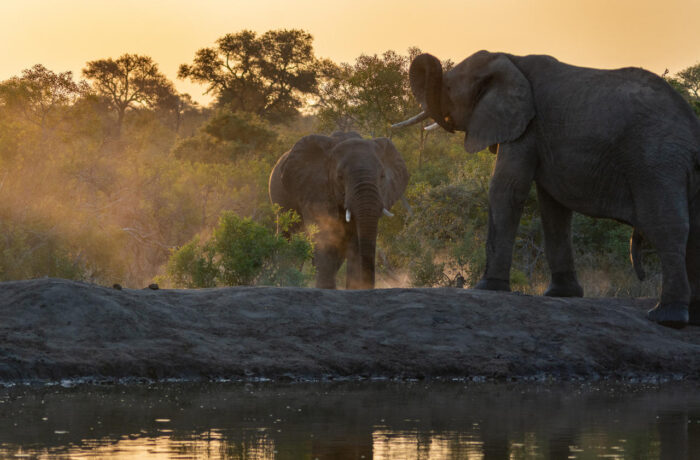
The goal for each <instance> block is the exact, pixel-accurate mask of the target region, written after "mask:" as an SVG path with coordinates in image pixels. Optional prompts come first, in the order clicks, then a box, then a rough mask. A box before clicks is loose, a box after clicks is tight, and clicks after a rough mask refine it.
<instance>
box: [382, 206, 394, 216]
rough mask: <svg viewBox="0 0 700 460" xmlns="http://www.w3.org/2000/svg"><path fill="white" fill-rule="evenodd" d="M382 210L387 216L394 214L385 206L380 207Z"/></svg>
mask: <svg viewBox="0 0 700 460" xmlns="http://www.w3.org/2000/svg"><path fill="white" fill-rule="evenodd" d="M382 212H383V213H384V215H385V216H387V217H394V214H393V213H391V212H389V210H388V209H387V208H382Z"/></svg>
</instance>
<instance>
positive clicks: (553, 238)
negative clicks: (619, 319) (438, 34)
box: [395, 51, 700, 327]
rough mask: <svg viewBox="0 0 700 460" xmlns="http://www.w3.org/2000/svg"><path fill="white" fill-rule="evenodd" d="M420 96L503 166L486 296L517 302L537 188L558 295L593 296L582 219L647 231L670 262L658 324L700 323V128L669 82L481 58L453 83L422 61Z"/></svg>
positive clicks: (456, 72) (524, 59) (494, 190)
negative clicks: (519, 238) (523, 233)
mask: <svg viewBox="0 0 700 460" xmlns="http://www.w3.org/2000/svg"><path fill="white" fill-rule="evenodd" d="M409 75H410V83H411V89H412V91H413V94H414V96H415V97H416V99H417V100H418V101H419V102H420V104H421V106H422V107H423V109H424V112H423V113H422V114H420V115H419V116H416V117H414V118H413V119H411V120H407V122H404V123H400V124H398V125H395V126H406V125H408V124H410V123H415V122H418V121H420V120H422V119H425V118H428V117H430V118H432V119H434V120H435V122H436V123H437V124H438V125H439V126H441V127H442V128H444V129H445V130H447V131H449V132H454V131H463V132H464V133H465V137H464V148H465V149H466V151H467V152H470V153H473V152H477V151H480V150H482V149H484V148H486V147H489V148H490V149H491V151H496V150H497V152H498V153H497V160H496V165H495V168H494V172H493V176H492V178H491V183H490V189H489V227H488V238H487V243H486V256H487V264H486V270H485V273H484V275H483V277H482V279H481V280H480V282H479V283H478V284H477V286H476V288H478V289H491V290H502V291H507V290H509V289H510V283H509V277H510V276H509V275H510V268H511V261H512V254H513V244H514V240H515V235H516V230H517V227H518V224H519V221H520V216H521V213H522V208H523V203H524V201H525V198H526V197H527V194H528V190H529V189H530V186H531V184H532V182H533V181H534V182H535V184H536V187H537V193H538V200H539V206H540V212H541V216H542V227H543V231H544V238H545V252H546V256H547V261H548V264H549V268H550V270H551V274H552V276H551V283H550V285H549V288H548V290H547V292H546V295H550V296H582V295H583V290H582V289H581V286H580V284H579V283H578V280H577V277H576V273H575V270H574V257H573V250H572V244H571V217H572V211H576V212H580V213H582V214H585V215H588V216H593V217H605V218H612V219H616V220H618V221H620V222H624V223H627V224H629V225H631V226H633V227H635V229H636V231H638V232H639V234H640V235H641V236H643V237H644V239H646V240H647V241H649V243H650V244H651V245H652V246H653V247H654V249H655V250H656V251H657V252H658V254H659V257H660V260H661V266H662V275H663V284H662V292H661V297H660V299H659V303H658V304H657V305H656V307H655V308H654V309H652V310H650V311H649V312H648V314H647V316H648V318H649V319H651V320H653V321H656V322H659V323H661V324H664V325H667V326H672V327H683V326H684V325H685V324H687V323H688V322H690V323H691V324H700V195H699V194H698V191H699V189H700V170H699V168H700V166H699V165H700V122H699V121H698V118H697V117H696V116H695V114H694V113H693V111H692V109H691V108H690V106H689V105H688V103H687V102H685V101H684V100H683V98H682V97H681V96H680V95H678V94H677V93H676V92H675V91H674V90H673V89H672V88H671V87H670V86H669V85H668V84H667V83H666V82H665V81H664V80H663V79H662V78H660V77H659V76H657V75H654V74H652V73H650V72H648V71H645V70H643V69H639V68H622V69H617V70H600V69H592V68H584V67H576V66H573V65H569V64H565V63H562V62H559V61H558V60H557V59H555V58H553V57H551V56H544V55H529V56H514V55H511V54H506V53H490V52H487V51H479V52H477V53H475V54H473V55H472V56H470V57H468V58H467V59H465V60H464V61H462V62H461V63H459V64H458V65H456V66H455V67H454V68H452V69H451V70H449V71H447V72H443V69H442V66H441V63H440V61H439V60H438V59H437V58H436V57H434V56H432V55H430V54H422V55H419V56H417V57H416V58H415V59H414V60H413V62H412V63H411V67H410V70H409Z"/></svg>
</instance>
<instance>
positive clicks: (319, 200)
mask: <svg viewBox="0 0 700 460" xmlns="http://www.w3.org/2000/svg"><path fill="white" fill-rule="evenodd" d="M407 184H408V171H407V169H406V165H405V163H404V161H403V158H401V154H399V152H398V151H397V150H396V148H395V147H394V144H393V143H392V142H391V141H390V140H389V139H387V138H378V139H371V140H369V139H362V137H361V136H360V135H359V134H357V133H355V132H350V133H334V134H333V135H332V136H323V135H316V134H313V135H309V136H305V137H303V138H302V139H301V140H299V141H298V142H297V143H296V144H294V146H293V147H292V149H291V150H290V151H288V152H287V153H285V154H284V155H282V157H280V159H279V160H278V161H277V164H276V165H275V167H274V168H273V170H272V173H271V174H270V183H269V192H270V200H271V201H272V202H273V203H277V204H279V205H280V206H281V207H282V209H283V210H287V209H293V210H295V211H296V212H297V213H299V215H300V216H301V219H302V222H301V224H302V225H303V226H305V227H307V226H309V225H310V224H315V225H316V226H317V227H318V233H317V234H316V235H315V236H314V246H315V249H314V265H315V266H316V287H318V288H325V289H335V287H336V283H335V278H336V274H337V272H338V269H339V268H340V266H341V265H342V263H343V261H344V260H346V259H347V278H346V286H347V288H348V289H372V288H373V287H374V275H375V271H374V270H375V251H376V240H377V226H378V223H379V218H380V217H381V216H382V214H387V215H391V213H390V212H389V211H388V210H389V209H391V206H392V205H393V204H394V203H395V202H396V200H398V199H399V198H400V197H401V195H402V194H403V192H404V190H405V189H406V185H407Z"/></svg>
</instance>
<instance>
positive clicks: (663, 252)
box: [640, 223, 697, 328]
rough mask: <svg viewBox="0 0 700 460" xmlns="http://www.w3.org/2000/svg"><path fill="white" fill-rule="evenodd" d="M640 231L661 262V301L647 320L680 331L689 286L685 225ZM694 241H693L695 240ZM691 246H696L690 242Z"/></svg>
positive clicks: (684, 318)
mask: <svg viewBox="0 0 700 460" xmlns="http://www.w3.org/2000/svg"><path fill="white" fill-rule="evenodd" d="M640 228H641V230H642V231H643V232H644V235H645V236H646V237H647V238H648V239H649V242H650V243H651V244H652V246H654V248H655V249H656V252H657V253H658V255H659V258H660V259H661V270H662V276H663V282H662V287H661V299H660V300H659V303H658V304H657V306H656V307H654V308H653V309H652V310H649V312H648V313H647V317H648V318H649V319H650V320H652V321H655V322H657V323H659V324H662V325H664V326H669V327H676V328H681V327H683V326H685V325H686V324H688V304H689V302H690V284H689V282H688V273H687V268H686V246H687V244H688V235H689V228H688V224H682V223H677V224H675V225H674V224H660V225H659V224H658V223H657V224H655V225H648V224H647V225H642V226H641V227H640ZM695 238H697V237H695ZM693 244H694V245H696V244H697V242H695V241H694V242H693Z"/></svg>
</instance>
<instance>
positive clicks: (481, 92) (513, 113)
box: [464, 55, 535, 153]
mask: <svg viewBox="0 0 700 460" xmlns="http://www.w3.org/2000/svg"><path fill="white" fill-rule="evenodd" d="M484 70H485V72H484V73H481V72H480V73H479V77H480V78H479V81H478V82H477V83H476V84H477V85H480V87H479V88H478V90H476V91H473V92H472V94H475V97H476V98H477V99H476V100H475V101H473V103H474V104H475V105H474V110H473V112H472V115H471V117H470V118H469V121H468V123H467V127H466V128H467V129H466V133H467V134H466V136H465V139H464V148H465V150H466V151H467V152H469V153H475V152H478V151H480V150H483V149H485V148H486V147H489V146H491V145H494V144H501V143H503V142H508V141H512V140H515V139H517V138H518V137H520V136H521V135H522V134H523V132H524V131H525V128H527V125H528V124H529V123H530V120H532V118H533V117H534V116H535V102H534V99H533V96H532V89H531V88H530V82H529V81H528V80H527V78H525V75H523V73H522V72H521V71H520V70H519V69H518V68H517V67H516V66H515V64H513V62H512V61H511V60H510V59H509V58H508V57H507V56H505V55H498V56H497V57H496V58H494V59H492V60H491V61H490V62H489V63H488V64H486V66H485V69H484Z"/></svg>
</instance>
